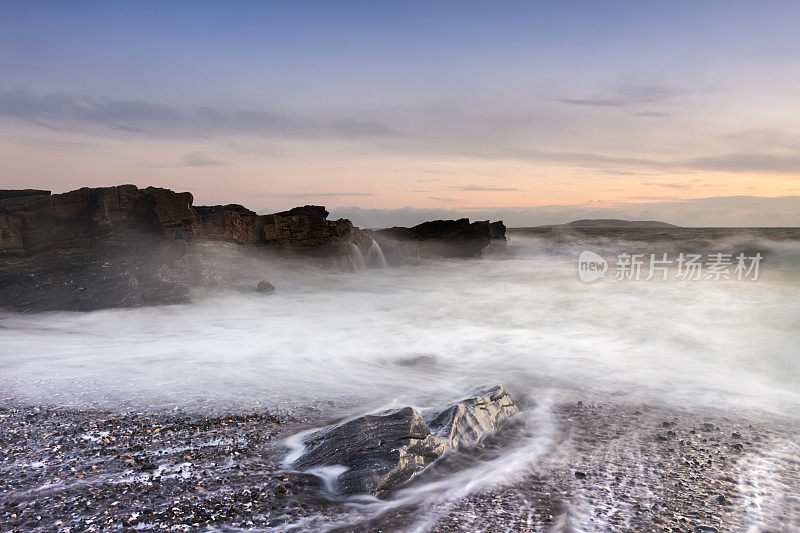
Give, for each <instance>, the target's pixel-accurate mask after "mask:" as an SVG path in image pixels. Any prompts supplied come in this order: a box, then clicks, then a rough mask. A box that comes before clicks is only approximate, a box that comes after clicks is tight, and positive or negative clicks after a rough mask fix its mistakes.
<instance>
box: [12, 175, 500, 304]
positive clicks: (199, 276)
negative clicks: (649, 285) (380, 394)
mask: <svg viewBox="0 0 800 533" xmlns="http://www.w3.org/2000/svg"><path fill="white" fill-rule="evenodd" d="M192 202H193V197H192V195H191V194H190V193H188V192H173V191H171V190H168V189H162V188H157V187H147V188H145V189H139V188H138V187H136V186H134V185H120V186H116V187H98V188H88V187H84V188H82V189H78V190H74V191H70V192H66V193H63V194H50V192H49V191H42V190H35V189H26V190H1V191H0V308H11V309H18V310H60V309H67V310H90V309H101V308H107V307H126V306H134V305H143V304H150V303H174V302H181V301H185V300H187V299H188V297H189V287H191V286H194V285H217V284H220V283H227V282H231V281H233V278H234V277H236V276H241V274H242V273H243V272H246V270H247V265H246V264H245V263H244V262H243V261H242V258H243V257H244V256H245V255H248V254H250V255H259V257H264V256H265V254H266V253H267V252H269V251H273V252H275V253H277V254H279V255H280V256H281V257H282V258H287V257H290V258H292V260H299V261H311V262H316V263H315V266H321V267H330V266H338V267H339V268H350V269H360V268H369V267H384V266H386V264H387V259H389V262H392V263H396V264H399V263H403V262H407V261H409V260H411V261H414V260H416V259H417V258H425V257H477V256H480V255H481V254H482V253H483V250H484V249H485V248H487V246H488V245H489V243H490V242H504V239H505V226H503V225H502V223H497V222H495V223H492V224H489V222H488V221H483V222H472V223H470V222H469V220H467V219H461V220H437V221H433V222H426V223H424V224H420V225H418V226H414V227H413V228H391V229H388V230H379V231H365V230H360V229H359V228H356V227H354V226H353V224H352V223H351V222H350V221H349V220H346V219H340V220H336V221H331V220H328V218H327V217H328V212H327V211H326V210H325V208H324V207H322V206H313V205H306V206H302V207H296V208H294V209H290V210H288V211H282V212H280V213H274V214H270V215H259V214H257V213H255V212H254V211H251V210H249V209H247V208H245V207H244V206H241V205H238V204H230V205H216V206H193V205H192ZM384 250H385V251H386V253H385V256H384Z"/></svg>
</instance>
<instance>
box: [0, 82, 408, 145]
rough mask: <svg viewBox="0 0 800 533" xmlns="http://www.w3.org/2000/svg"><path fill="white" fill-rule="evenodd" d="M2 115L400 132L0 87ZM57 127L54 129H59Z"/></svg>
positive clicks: (43, 120)
mask: <svg viewBox="0 0 800 533" xmlns="http://www.w3.org/2000/svg"><path fill="white" fill-rule="evenodd" d="M0 116H5V117H11V118H16V119H21V120H26V121H29V122H32V123H35V124H39V125H42V126H45V127H49V128H56V126H58V128H61V129H73V130H81V131H86V130H92V129H96V128H103V129H107V130H113V131H119V132H124V133H133V134H146V135H155V136H165V135H166V136H170V135H171V136H182V137H202V138H210V137H214V136H216V135H221V134H248V135H254V136H262V137H270V136H282V137H287V138H293V137H294V138H339V139H354V138H373V137H391V136H395V135H397V133H396V132H395V131H394V130H393V129H392V128H391V127H389V126H388V125H386V124H383V123H380V122H377V121H374V120H360V119H357V118H353V117H340V118H335V119H332V120H323V119H318V118H309V117H305V116H300V115H296V116H295V115H287V114H284V113H277V112H271V111H264V110H252V109H237V110H233V111H228V110H220V109H217V108H214V107H199V108H181V107H176V106H171V105H166V104H160V103H156V102H149V101H146V100H114V99H107V98H95V97H91V96H82V95H74V94H69V93H63V92H60V93H46V94H37V93H34V92H31V91H23V90H17V91H8V92H4V93H0ZM58 128H56V129H58Z"/></svg>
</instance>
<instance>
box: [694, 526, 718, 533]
mask: <svg viewBox="0 0 800 533" xmlns="http://www.w3.org/2000/svg"><path fill="white" fill-rule="evenodd" d="M694 533H718V530H717V528H715V527H712V526H704V525H700V526H697V527H695V528H694Z"/></svg>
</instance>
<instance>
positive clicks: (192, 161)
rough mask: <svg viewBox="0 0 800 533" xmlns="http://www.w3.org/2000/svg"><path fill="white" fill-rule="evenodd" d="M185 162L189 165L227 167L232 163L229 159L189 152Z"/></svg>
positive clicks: (184, 159)
mask: <svg viewBox="0 0 800 533" xmlns="http://www.w3.org/2000/svg"><path fill="white" fill-rule="evenodd" d="M183 162H184V164H185V165H186V166H187V167H225V166H228V165H230V163H229V162H227V161H217V160H216V159H212V158H210V157H206V156H204V155H202V154H188V155H186V156H184V158H183Z"/></svg>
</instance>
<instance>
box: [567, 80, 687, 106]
mask: <svg viewBox="0 0 800 533" xmlns="http://www.w3.org/2000/svg"><path fill="white" fill-rule="evenodd" d="M677 94H678V92H677V91H676V90H675V89H673V88H671V87H667V86H665V85H625V86H623V87H620V88H619V89H618V90H617V91H615V92H614V94H612V95H610V96H599V97H590V98H561V101H562V102H564V103H565V104H571V105H579V106H597V107H625V106H630V105H636V104H653V103H657V102H662V101H664V100H668V99H670V98H673V97H674V96H675V95H677Z"/></svg>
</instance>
